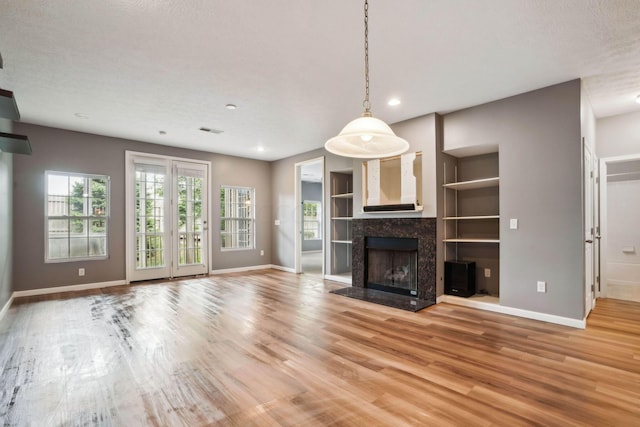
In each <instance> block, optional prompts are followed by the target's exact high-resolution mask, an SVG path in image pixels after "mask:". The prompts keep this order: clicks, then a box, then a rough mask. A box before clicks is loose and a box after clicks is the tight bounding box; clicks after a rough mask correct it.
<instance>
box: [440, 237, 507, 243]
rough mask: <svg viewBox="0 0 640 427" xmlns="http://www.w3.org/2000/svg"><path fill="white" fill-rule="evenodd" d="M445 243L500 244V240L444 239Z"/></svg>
mask: <svg viewBox="0 0 640 427" xmlns="http://www.w3.org/2000/svg"><path fill="white" fill-rule="evenodd" d="M443 242H445V243H500V239H465V238H458V239H444V240H443Z"/></svg>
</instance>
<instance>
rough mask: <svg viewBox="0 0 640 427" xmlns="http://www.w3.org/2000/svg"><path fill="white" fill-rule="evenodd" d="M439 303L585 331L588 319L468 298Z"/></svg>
mask: <svg viewBox="0 0 640 427" xmlns="http://www.w3.org/2000/svg"><path fill="white" fill-rule="evenodd" d="M436 301H437V302H446V303H449V304H453V305H460V306H464V307H471V308H477V309H479V310H485V311H492V312H495V313H501V314H509V315H511V316H517V317H524V318H526V319H533V320H540V321H542V322H548V323H555V324H557V325H563V326H570V327H572V328H578V329H585V328H586V326H587V319H586V318H585V319H582V320H580V319H572V318H570V317H562V316H556V315H555V314H547V313H539V312H537V311H529V310H523V309H520V308H514V307H506V306H504V305H499V304H492V303H488V302H481V301H473V300H470V299H467V298H461V297H456V296H453V295H442V296H441V297H438V299H437V300H436Z"/></svg>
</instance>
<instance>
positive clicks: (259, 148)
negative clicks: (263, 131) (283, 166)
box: [256, 146, 264, 152]
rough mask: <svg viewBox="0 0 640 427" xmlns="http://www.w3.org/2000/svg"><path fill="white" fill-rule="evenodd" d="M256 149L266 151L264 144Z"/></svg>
mask: <svg viewBox="0 0 640 427" xmlns="http://www.w3.org/2000/svg"><path fill="white" fill-rule="evenodd" d="M256 150H258V151H260V152H262V151H264V147H263V146H259V147H258V148H256Z"/></svg>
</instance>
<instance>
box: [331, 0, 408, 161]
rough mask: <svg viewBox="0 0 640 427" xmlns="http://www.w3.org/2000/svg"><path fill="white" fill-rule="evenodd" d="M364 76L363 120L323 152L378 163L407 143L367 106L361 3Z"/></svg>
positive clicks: (366, 28)
mask: <svg viewBox="0 0 640 427" xmlns="http://www.w3.org/2000/svg"><path fill="white" fill-rule="evenodd" d="M364 70H365V71H364V76H365V95H364V102H363V106H364V112H363V113H362V117H359V118H357V119H355V120H352V121H351V122H349V123H348V124H347V125H346V126H345V127H344V128H343V129H342V131H341V132H340V133H339V134H338V136H334V137H333V138H331V139H330V140H328V141H327V142H326V143H325V144H324V148H325V149H326V150H327V151H329V152H330V153H333V154H337V155H338V156H344V157H353V158H359V159H379V158H382V157H391V156H397V155H398V154H402V153H404V152H405V151H407V150H408V149H409V143H408V142H407V141H405V140H404V139H402V138H399V137H397V136H396V135H395V134H394V133H393V131H392V130H391V128H390V127H389V125H387V124H386V123H385V122H383V121H382V120H380V119H376V118H375V117H373V115H372V114H371V103H370V102H369V1H368V0H365V2H364Z"/></svg>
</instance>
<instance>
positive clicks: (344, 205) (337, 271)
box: [329, 171, 353, 277]
mask: <svg viewBox="0 0 640 427" xmlns="http://www.w3.org/2000/svg"><path fill="white" fill-rule="evenodd" d="M329 180H330V184H329V185H330V187H329V188H330V194H331V225H330V227H331V245H330V246H331V268H330V270H329V271H330V273H331V275H333V276H334V277H335V276H338V275H344V276H350V275H351V228H352V221H351V220H352V219H353V172H352V171H344V172H338V171H335V172H331V173H330V175H329Z"/></svg>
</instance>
